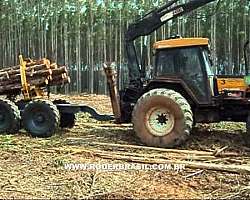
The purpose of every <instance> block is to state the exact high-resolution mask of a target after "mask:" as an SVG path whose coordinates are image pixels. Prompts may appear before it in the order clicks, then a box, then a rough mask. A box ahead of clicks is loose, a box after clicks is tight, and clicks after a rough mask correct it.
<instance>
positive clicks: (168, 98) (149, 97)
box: [132, 89, 193, 148]
mask: <svg viewBox="0 0 250 200" xmlns="http://www.w3.org/2000/svg"><path fill="white" fill-rule="evenodd" d="M132 122H133V125H134V130H135V132H136V134H137V136H138V137H139V138H140V139H141V141H142V142H143V143H145V144H147V145H149V146H156V147H166V148H171V147H175V146H178V145H180V144H182V143H183V142H184V141H185V140H186V139H187V138H188V136H189V135H190V132H191V129H192V125H193V114H192V111H191V107H190V105H189V104H188V102H187V101H186V99H185V98H184V97H183V96H181V95H180V94H179V93H177V92H175V91H173V90H168V89H154V90H151V91H149V92H148V93H146V94H144V95H143V96H142V97H141V98H140V99H139V100H138V102H137V104H136V105H135V107H134V110H133V113H132Z"/></svg>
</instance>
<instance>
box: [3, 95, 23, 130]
mask: <svg viewBox="0 0 250 200" xmlns="http://www.w3.org/2000/svg"><path fill="white" fill-rule="evenodd" d="M20 119H21V116H20V111H19V109H18V107H17V106H16V105H15V104H14V103H13V102H11V101H9V100H7V99H0V134H14V133H16V132H18V130H19V128H20Z"/></svg>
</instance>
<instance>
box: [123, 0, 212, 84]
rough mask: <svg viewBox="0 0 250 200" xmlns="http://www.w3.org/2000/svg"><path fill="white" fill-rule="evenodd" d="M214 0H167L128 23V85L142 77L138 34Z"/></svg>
mask: <svg viewBox="0 0 250 200" xmlns="http://www.w3.org/2000/svg"><path fill="white" fill-rule="evenodd" d="M214 1H216V0H191V1H188V2H187V3H184V4H178V3H179V2H180V0H172V1H170V2H167V3H166V4H165V5H163V6H162V7H160V8H157V9H155V10H152V11H150V12H149V13H148V14H146V15H145V16H143V17H142V18H140V19H137V20H136V21H135V22H134V23H132V24H131V25H129V27H128V29H127V32H126V33H125V46H126V54H127V59H128V66H129V79H130V85H133V84H135V85H136V86H138V83H139V85H140V82H141V81H140V80H141V78H144V77H142V76H143V75H142V73H141V69H140V64H139V63H140V62H139V61H138V57H137V54H136V49H135V46H134V41H135V40H136V39H137V38H138V37H140V36H147V35H149V34H151V33H152V32H154V31H155V30H157V29H158V28H160V27H161V26H162V25H164V24H165V23H167V22H168V21H169V20H172V19H175V18H177V17H179V16H182V15H184V14H186V13H189V12H191V11H193V10H196V9H198V8H200V7H202V6H204V5H206V4H208V3H210V2H214Z"/></svg>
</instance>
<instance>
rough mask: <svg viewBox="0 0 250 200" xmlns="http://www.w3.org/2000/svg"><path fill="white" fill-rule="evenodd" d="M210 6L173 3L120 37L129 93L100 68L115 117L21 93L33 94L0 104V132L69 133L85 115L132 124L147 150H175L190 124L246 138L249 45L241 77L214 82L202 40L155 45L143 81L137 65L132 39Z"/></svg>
mask: <svg viewBox="0 0 250 200" xmlns="http://www.w3.org/2000/svg"><path fill="white" fill-rule="evenodd" d="M214 1H215V0H191V1H189V2H187V3H184V4H178V3H179V1H178V0H172V1H170V2H167V3H166V4H165V5H163V6H162V7H161V8H159V9H155V10H153V11H151V12H149V13H148V14H146V15H145V16H144V17H142V18H140V19H138V20H137V21H136V22H135V23H133V24H131V25H130V26H129V27H128V30H127V32H126V35H125V44H126V54H127V59H128V67H129V80H130V82H129V85H128V87H127V88H125V89H124V90H122V91H118V88H117V84H116V78H117V77H116V76H117V74H116V71H115V69H114V67H112V65H111V66H107V65H104V70H105V73H106V76H107V80H108V85H109V89H110V97H111V102H112V108H113V113H114V116H109V115H99V114H98V113H97V112H96V111H95V109H93V108H91V107H88V106H84V105H73V104H69V103H68V102H66V101H64V100H57V101H54V102H52V101H50V100H48V99H47V100H44V98H39V95H38V94H37V93H35V92H32V91H30V90H29V88H28V90H27V89H25V88H24V90H26V91H27V92H28V94H33V95H29V98H25V99H24V100H23V101H21V102H19V103H14V102H13V101H11V100H5V99H2V100H1V101H0V132H1V133H14V132H17V131H18V129H19V128H20V124H22V126H23V127H24V128H25V129H26V130H27V131H28V132H29V133H30V134H31V135H32V136H36V137H49V136H51V135H53V134H54V133H55V132H56V130H57V128H58V127H59V126H61V127H72V126H73V124H74V121H75V114H76V113H78V112H88V113H90V114H91V115H92V117H93V118H95V119H97V120H102V121H106V120H112V119H115V121H116V123H130V122H132V123H133V126H134V130H135V133H136V135H137V136H138V137H139V138H140V139H141V141H142V142H143V143H145V144H146V145H149V146H157V147H166V148H170V147H175V146H178V145H180V144H182V143H183V142H184V141H185V140H186V139H187V138H188V136H189V135H190V133H191V130H192V127H193V125H194V124H195V123H212V122H220V121H235V122H247V133H248V134H250V114H249V113H250V112H249V110H250V89H249V85H250V77H249V76H248V73H249V70H248V66H249V42H247V43H246V45H245V48H244V55H245V56H244V57H245V61H246V63H245V66H246V70H245V71H246V74H245V76H217V75H215V74H214V73H213V70H212V62H211V59H210V50H209V40H208V39H207V38H180V37H175V38H170V39H167V40H163V41H159V42H156V43H155V44H154V51H155V53H154V60H155V63H154V70H153V71H154V72H153V78H150V79H148V78H147V77H146V75H145V74H146V73H145V71H146V70H145V65H144V62H143V60H144V59H143V58H142V59H141V61H140V62H139V60H138V56H137V54H136V49H135V46H134V41H135V40H136V39H137V38H138V37H141V36H147V35H149V34H151V33H152V32H153V31H155V30H156V29H158V28H159V27H161V26H162V25H164V24H165V23H167V22H168V21H169V20H172V19H175V18H177V17H179V16H182V15H184V14H186V13H189V12H191V11H193V10H195V9H198V8H200V7H202V6H204V5H206V4H208V3H210V2H214ZM24 90H22V93H23V94H24ZM24 96H25V95H24ZM20 122H21V123H20ZM248 134H246V135H248ZM248 139H249V138H248ZM246 141H248V140H246Z"/></svg>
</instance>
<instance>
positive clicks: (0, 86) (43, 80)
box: [0, 58, 70, 95]
mask: <svg viewBox="0 0 250 200" xmlns="http://www.w3.org/2000/svg"><path fill="white" fill-rule="evenodd" d="M25 62H26V79H27V83H28V84H29V86H30V87H39V88H45V87H46V86H48V85H49V86H60V85H64V84H68V83H70V77H69V75H68V70H67V68H66V67H65V66H57V64H56V63H51V62H50V61H49V60H48V59H45V58H44V59H42V60H31V59H27V60H25ZM21 90H22V83H21V73H20V65H18V66H13V67H6V68H3V69H1V70H0V94H1V95H9V94H19V93H20V92H21Z"/></svg>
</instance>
